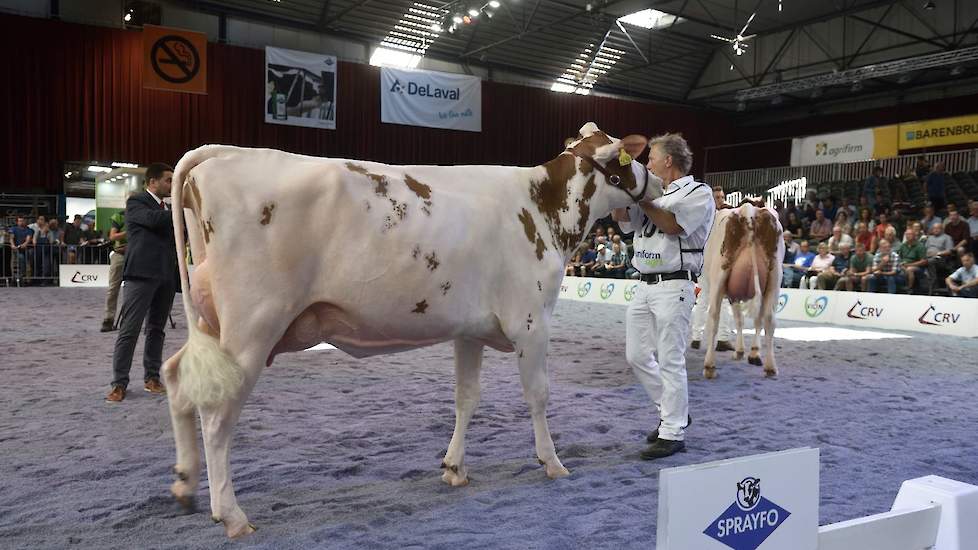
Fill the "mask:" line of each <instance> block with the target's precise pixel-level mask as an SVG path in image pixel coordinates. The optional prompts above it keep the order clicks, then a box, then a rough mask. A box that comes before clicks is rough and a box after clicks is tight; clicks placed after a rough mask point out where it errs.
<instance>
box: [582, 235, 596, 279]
mask: <svg viewBox="0 0 978 550" xmlns="http://www.w3.org/2000/svg"><path fill="white" fill-rule="evenodd" d="M584 246H585V249H584V254H582V255H581V265H579V266H578V268H577V269H578V271H577V274H578V276H580V277H590V276H591V273H592V270H593V269H594V266H595V265H597V260H598V251H597V250H595V249H593V248H591V243H589V242H585V243H584Z"/></svg>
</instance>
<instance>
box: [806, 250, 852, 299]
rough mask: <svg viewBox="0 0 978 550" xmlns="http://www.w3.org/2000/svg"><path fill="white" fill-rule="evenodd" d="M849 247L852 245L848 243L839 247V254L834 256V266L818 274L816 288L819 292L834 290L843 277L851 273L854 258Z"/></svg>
mask: <svg viewBox="0 0 978 550" xmlns="http://www.w3.org/2000/svg"><path fill="white" fill-rule="evenodd" d="M849 247H850V245H849V244H846V243H842V244H841V245H839V253H838V254H835V255H834V256H833V259H832V264H831V265H829V267H828V269H826V270H824V271H822V272H821V273H819V274H818V277H817V278H816V282H815V288H818V289H819V290H834V289H835V288H836V285H838V283H839V281H840V280H841V279H842V276H843V275H845V274H846V272H848V271H849V260H850V259H851V256H852V254H851V252H850V248H849ZM816 260H817V258H816Z"/></svg>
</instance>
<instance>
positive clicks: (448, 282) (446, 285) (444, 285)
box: [441, 281, 452, 296]
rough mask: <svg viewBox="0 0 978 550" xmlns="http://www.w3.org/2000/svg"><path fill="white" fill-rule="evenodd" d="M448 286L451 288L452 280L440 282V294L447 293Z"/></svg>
mask: <svg viewBox="0 0 978 550" xmlns="http://www.w3.org/2000/svg"><path fill="white" fill-rule="evenodd" d="M450 288H452V282H451V281H445V282H444V283H442V284H441V295H442V296H444V295H446V294H448V290H449V289H450Z"/></svg>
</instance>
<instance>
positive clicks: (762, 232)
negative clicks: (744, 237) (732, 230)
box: [754, 209, 782, 269]
mask: <svg viewBox="0 0 978 550" xmlns="http://www.w3.org/2000/svg"><path fill="white" fill-rule="evenodd" d="M754 238H755V239H756V241H757V242H758V243H759V244H760V245H761V248H762V249H763V250H764V258H769V259H775V260H776V257H775V256H776V254H777V250H778V241H779V240H780V239H781V238H782V236H781V234H780V232H779V231H778V222H777V220H776V219H775V218H774V215H773V214H771V212H770V211H769V210H765V209H758V210H757V211H756V214H754ZM766 267H767V268H768V269H770V267H771V266H766Z"/></svg>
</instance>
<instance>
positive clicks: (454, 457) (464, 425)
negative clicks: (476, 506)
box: [441, 339, 484, 487]
mask: <svg viewBox="0 0 978 550" xmlns="http://www.w3.org/2000/svg"><path fill="white" fill-rule="evenodd" d="M483 347H484V346H483V345H482V344H480V343H478V342H473V341H471V340H463V339H459V340H455V433H453V434H452V442H451V443H449V444H448V452H447V453H445V460H443V461H442V463H441V466H442V468H444V469H445V473H443V474H442V476H441V479H442V481H444V482H445V483H448V484H449V485H451V486H452V487H459V486H461V485H465V484H467V483H468V482H469V478H468V471H467V470H466V468H465V432H466V430H468V427H469V421H470V420H472V413H473V412H475V408H476V406H478V404H479V396H480V394H481V388H480V385H479V372H480V371H481V370H482V349H483Z"/></svg>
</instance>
